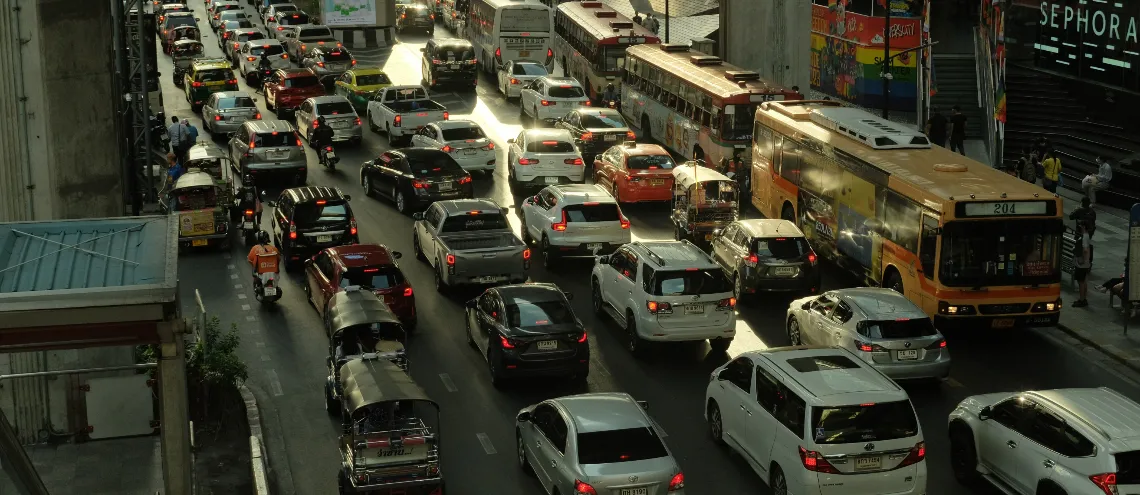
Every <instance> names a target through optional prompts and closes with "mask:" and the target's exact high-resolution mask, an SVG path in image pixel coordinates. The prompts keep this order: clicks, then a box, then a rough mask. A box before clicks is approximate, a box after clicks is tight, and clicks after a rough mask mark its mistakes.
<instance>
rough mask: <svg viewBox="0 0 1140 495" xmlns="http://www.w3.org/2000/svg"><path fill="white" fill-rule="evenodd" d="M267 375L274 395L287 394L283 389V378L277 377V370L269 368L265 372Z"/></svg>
mask: <svg viewBox="0 0 1140 495" xmlns="http://www.w3.org/2000/svg"><path fill="white" fill-rule="evenodd" d="M265 375H266V376H267V377H268V378H269V390H270V391H271V392H273V395H274V397H281V396H282V395H285V391H284V390H281V380H278V379H277V372H276V371H273V370H269V371H266V372H265Z"/></svg>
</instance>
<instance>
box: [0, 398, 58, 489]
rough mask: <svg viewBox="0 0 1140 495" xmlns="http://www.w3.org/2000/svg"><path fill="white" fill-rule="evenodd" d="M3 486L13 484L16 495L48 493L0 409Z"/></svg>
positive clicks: (0, 464) (0, 451)
mask: <svg viewBox="0 0 1140 495" xmlns="http://www.w3.org/2000/svg"><path fill="white" fill-rule="evenodd" d="M5 486H8V487H12V486H14V487H15V488H16V492H15V494H16V495H48V491H47V488H45V487H44V483H43V481H41V480H40V475H39V473H37V472H36V468H35V466H33V465H32V460H31V459H29V458H28V454H27V452H25V451H24V447H23V446H22V445H20V440H19V439H18V438H17V437H16V432H15V431H14V430H12V425H11V424H9V423H8V418H7V417H5V416H4V411H2V410H0V488H3V487H5ZM0 491H4V490H0Z"/></svg>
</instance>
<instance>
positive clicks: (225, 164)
mask: <svg viewBox="0 0 1140 495" xmlns="http://www.w3.org/2000/svg"><path fill="white" fill-rule="evenodd" d="M191 170H200V171H202V172H206V173H207V174H210V177H213V178H214V183H216V184H217V185H218V188H219V189H218V205H220V206H221V207H222V208H224V209H225V213H226V215H228V216H229V217H230V219H231V220H236V218H237V215H236V211H235V208H234V207H235V206H236V205H237V199H238V198H237V193H238V187H239V186H240V184H239V183H238V181H237V180H235V179H234V175H233V174H234V166H233V164H232V163H231V162H230V156H229V155H228V154H226V152H224V151H222V150H221V149H219V148H216V147H213V146H209V145H207V144H206V143H202V144H197V145H194V146H192V147H190V151H188V152H187V153H186V171H191Z"/></svg>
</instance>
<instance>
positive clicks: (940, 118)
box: [926, 107, 947, 148]
mask: <svg viewBox="0 0 1140 495" xmlns="http://www.w3.org/2000/svg"><path fill="white" fill-rule="evenodd" d="M946 124H947V120H946V116H945V115H942V112H939V111H938V107H930V118H929V119H926V137H928V138H930V142H932V143H934V144H937V145H938V146H941V147H943V148H945V147H946Z"/></svg>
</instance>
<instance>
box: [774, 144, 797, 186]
mask: <svg viewBox="0 0 1140 495" xmlns="http://www.w3.org/2000/svg"><path fill="white" fill-rule="evenodd" d="M781 138H782V139H781V140H782V141H783V146H781V147H780V165H779V167H778V168H779V169H780V176H781V177H783V178H784V179H787V180H788V182H791V183H792V184H795V185H797V186H798V185H799V184H800V148H799V146H798V145H797V144H796V142H795V141H792V140H791V139H788V138H783V137H781Z"/></svg>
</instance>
